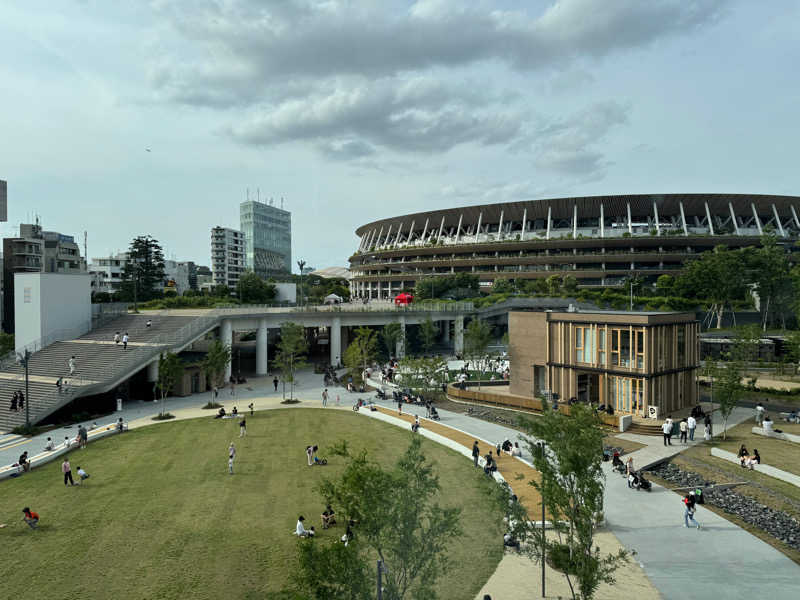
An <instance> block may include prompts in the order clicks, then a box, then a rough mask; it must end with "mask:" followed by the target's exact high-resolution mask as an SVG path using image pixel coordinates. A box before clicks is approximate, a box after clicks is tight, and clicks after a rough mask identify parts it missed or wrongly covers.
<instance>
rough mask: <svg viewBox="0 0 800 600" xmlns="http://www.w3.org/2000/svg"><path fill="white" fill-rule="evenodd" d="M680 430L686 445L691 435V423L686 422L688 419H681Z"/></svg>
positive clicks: (682, 440)
mask: <svg viewBox="0 0 800 600" xmlns="http://www.w3.org/2000/svg"><path fill="white" fill-rule="evenodd" d="M680 430H681V442H682V443H684V444H686V443H687V441H686V439H687V436H688V435H689V423H687V422H686V419H685V418H683V419H681V422H680Z"/></svg>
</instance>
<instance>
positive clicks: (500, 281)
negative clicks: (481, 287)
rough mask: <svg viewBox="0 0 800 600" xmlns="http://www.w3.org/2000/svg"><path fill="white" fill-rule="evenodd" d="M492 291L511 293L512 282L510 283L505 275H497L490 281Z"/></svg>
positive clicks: (494, 292)
mask: <svg viewBox="0 0 800 600" xmlns="http://www.w3.org/2000/svg"><path fill="white" fill-rule="evenodd" d="M492 293H493V294H512V293H514V284H513V283H511V280H510V279H507V278H505V277H498V278H497V279H495V280H494V283H492Z"/></svg>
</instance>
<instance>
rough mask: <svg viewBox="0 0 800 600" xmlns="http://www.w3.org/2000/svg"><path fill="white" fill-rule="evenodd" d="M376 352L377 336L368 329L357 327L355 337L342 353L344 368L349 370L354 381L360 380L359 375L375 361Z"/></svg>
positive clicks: (372, 330)
mask: <svg viewBox="0 0 800 600" xmlns="http://www.w3.org/2000/svg"><path fill="white" fill-rule="evenodd" d="M377 351H378V334H377V332H376V331H375V330H374V329H370V328H369V327H359V328H358V329H356V331H355V336H354V337H353V340H352V341H351V342H350V345H349V346H347V350H345V351H344V357H343V360H344V366H345V367H347V368H348V369H350V375H351V376H352V377H353V380H354V381H360V380H361V379H362V376H361V374H362V373H363V372H364V371H365V370H366V369H367V367H368V366H369V364H370V363H371V362H372V361H373V360H374V359H375V355H376V354H377Z"/></svg>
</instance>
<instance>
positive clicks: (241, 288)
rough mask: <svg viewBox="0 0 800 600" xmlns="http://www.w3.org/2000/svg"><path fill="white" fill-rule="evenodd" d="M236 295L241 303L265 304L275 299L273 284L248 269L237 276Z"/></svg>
mask: <svg viewBox="0 0 800 600" xmlns="http://www.w3.org/2000/svg"><path fill="white" fill-rule="evenodd" d="M236 295H237V296H238V297H239V301H240V302H241V303H242V304H266V303H267V302H271V301H272V300H274V299H275V286H274V285H270V284H269V283H267V282H266V281H264V280H263V279H261V277H259V276H258V275H256V274H255V273H253V272H252V271H248V272H247V273H244V274H243V275H241V276H240V277H239V282H238V283H237V284H236Z"/></svg>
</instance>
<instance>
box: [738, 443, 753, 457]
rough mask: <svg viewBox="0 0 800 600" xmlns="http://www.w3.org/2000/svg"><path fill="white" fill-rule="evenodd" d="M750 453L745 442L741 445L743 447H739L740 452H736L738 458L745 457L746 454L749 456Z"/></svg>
mask: <svg viewBox="0 0 800 600" xmlns="http://www.w3.org/2000/svg"><path fill="white" fill-rule="evenodd" d="M749 454H750V453H749V452H748V451H747V446H745V445H744V444H742V445H741V447H740V448H739V452H738V453H737V454H736V456H737V457H738V458H742V457H744V456H748V455H749Z"/></svg>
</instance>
